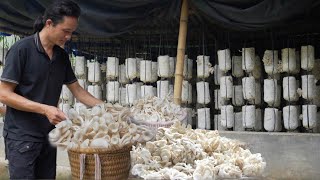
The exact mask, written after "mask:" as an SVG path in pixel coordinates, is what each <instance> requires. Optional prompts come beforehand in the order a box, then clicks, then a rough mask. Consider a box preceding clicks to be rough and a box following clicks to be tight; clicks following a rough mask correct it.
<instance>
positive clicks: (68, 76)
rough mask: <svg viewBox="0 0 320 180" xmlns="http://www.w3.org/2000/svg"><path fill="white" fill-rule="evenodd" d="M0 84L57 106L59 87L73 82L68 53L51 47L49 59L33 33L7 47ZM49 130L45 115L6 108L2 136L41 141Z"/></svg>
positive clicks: (28, 96) (50, 128)
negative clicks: (12, 86)
mask: <svg viewBox="0 0 320 180" xmlns="http://www.w3.org/2000/svg"><path fill="white" fill-rule="evenodd" d="M1 81H6V82H11V83H15V84H17V86H16V88H15V90H14V92H15V93H17V94H19V95H21V96H23V97H25V98H27V99H29V100H32V101H35V102H39V103H42V104H47V105H51V106H57V104H58V101H59V96H60V93H61V88H62V85H63V84H71V83H73V82H75V81H77V79H76V77H75V75H74V73H73V70H72V67H71V63H70V60H69V56H68V54H67V53H66V52H65V51H64V50H63V49H62V48H60V47H59V46H54V48H53V57H52V60H50V59H49V57H48V55H47V54H46V53H45V51H44V49H43V47H42V45H41V42H40V38H39V34H38V33H36V34H34V35H32V36H29V37H26V38H24V39H22V40H20V41H18V42H17V43H15V44H14V45H13V46H12V47H11V48H10V50H9V51H8V53H7V56H6V63H5V66H4V70H3V74H2V76H1ZM53 128H54V126H53V125H52V124H51V123H50V122H49V120H48V119H47V118H46V116H43V115H40V114H37V113H30V112H25V111H20V110H17V109H14V108H11V107H7V112H6V116H5V122H4V131H3V135H4V137H7V138H10V139H15V140H25V141H32V142H45V141H47V135H48V133H49V132H50V131H51V130H52V129H53Z"/></svg>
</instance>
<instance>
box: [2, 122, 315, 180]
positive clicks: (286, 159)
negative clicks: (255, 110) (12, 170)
mask: <svg viewBox="0 0 320 180" xmlns="http://www.w3.org/2000/svg"><path fill="white" fill-rule="evenodd" d="M2 126H3V124H2V123H1V122H0V135H1V137H0V179H8V173H7V168H6V164H7V162H6V161H4V145H3V138H2ZM220 135H221V136H225V137H228V138H233V139H238V140H241V141H243V142H246V143H247V145H248V147H249V149H250V150H251V151H252V152H253V153H261V154H262V157H264V158H265V161H266V162H267V167H266V171H265V174H264V178H263V179H277V180H278V179H290V180H295V179H297V180H298V179H299V180H301V179H306V180H312V179H314V180H318V179H320V171H319V167H320V153H319V150H320V134H306V133H303V134H302V133H268V132H239V131H236V132H235V131H233V132H232V131H220ZM70 177H71V176H70V166H69V160H68V155H67V153H66V152H65V151H58V160H57V179H70Z"/></svg>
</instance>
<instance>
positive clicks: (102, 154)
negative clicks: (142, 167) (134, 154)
mask: <svg viewBox="0 0 320 180" xmlns="http://www.w3.org/2000/svg"><path fill="white" fill-rule="evenodd" d="M130 150H131V147H125V148H122V149H119V150H112V151H110V150H104V149H92V148H86V149H72V150H68V155H69V162H70V166H71V174H72V179H77V180H78V179H80V154H86V157H85V172H84V175H83V179H95V157H94V154H98V155H99V158H100V162H101V179H108V180H109V179H110V180H113V179H128V176H129V171H130V162H131V161H130Z"/></svg>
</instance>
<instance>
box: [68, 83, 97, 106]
mask: <svg viewBox="0 0 320 180" xmlns="http://www.w3.org/2000/svg"><path fill="white" fill-rule="evenodd" d="M67 87H68V88H69V89H70V91H71V92H72V94H73V95H74V97H75V98H77V99H78V100H79V101H80V102H81V103H83V104H85V105H87V106H90V107H92V106H95V105H97V104H101V103H103V101H102V100H100V99H97V98H95V97H94V96H92V95H91V94H90V93H89V92H88V91H86V90H84V89H83V88H82V87H81V86H80V84H79V83H78V81H76V82H74V83H71V84H68V85H67Z"/></svg>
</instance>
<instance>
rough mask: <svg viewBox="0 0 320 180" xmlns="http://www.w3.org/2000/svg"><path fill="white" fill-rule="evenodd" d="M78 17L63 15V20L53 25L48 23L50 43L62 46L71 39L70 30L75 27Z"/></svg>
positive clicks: (73, 29) (72, 30)
mask: <svg viewBox="0 0 320 180" xmlns="http://www.w3.org/2000/svg"><path fill="white" fill-rule="evenodd" d="M77 26H78V19H77V18H76V17H71V16H64V18H63V20H62V21H61V22H59V23H57V24H55V25H53V23H51V24H50V25H49V40H50V41H51V43H53V44H55V45H58V46H63V45H64V44H65V43H66V42H67V41H68V40H70V39H71V36H72V32H74V31H75V30H76V29H77Z"/></svg>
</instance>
